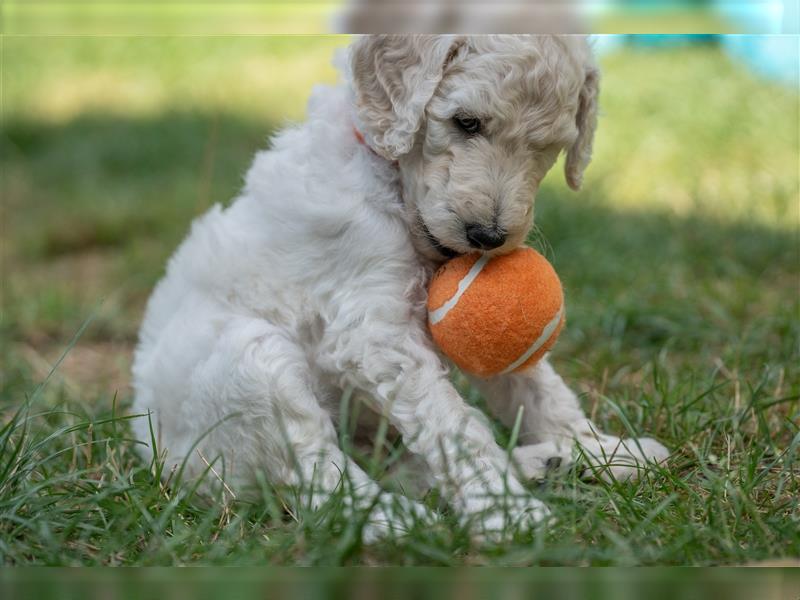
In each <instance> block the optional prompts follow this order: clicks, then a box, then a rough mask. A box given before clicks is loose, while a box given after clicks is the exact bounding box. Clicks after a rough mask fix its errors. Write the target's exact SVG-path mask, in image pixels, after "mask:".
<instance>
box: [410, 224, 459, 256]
mask: <svg viewBox="0 0 800 600" xmlns="http://www.w3.org/2000/svg"><path fill="white" fill-rule="evenodd" d="M419 224H420V227H422V234H423V235H424V236H425V239H426V240H428V243H429V244H430V245H431V246H433V248H434V250H436V251H437V252H438V253H439V254H441V255H442V256H444V257H445V258H455V257H456V256H461V254H462V253H461V252H459V251H458V250H453V249H452V248H449V247H447V246H445V245H444V244H443V243H442V242H440V241H439V239H438V238H437V237H436V236H435V235H433V234H432V233H431V231H430V229H428V226H427V225H426V224H425V220H424V219H423V218H422V215H419Z"/></svg>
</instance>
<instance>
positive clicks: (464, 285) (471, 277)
mask: <svg viewBox="0 0 800 600" xmlns="http://www.w3.org/2000/svg"><path fill="white" fill-rule="evenodd" d="M489 258H490V256H489V255H488V254H484V255H483V256H481V257H480V258H479V259H478V260H477V261H475V264H474V265H472V268H471V269H470V270H469V271H468V272H467V274H466V275H464V277H462V278H461V281H459V282H458V288H457V289H456V293H455V294H453V296H452V298H450V299H449V300H448V301H447V302H445V303H444V304H442V305H441V306H440V307H439V308H437V309H436V310H431V311H428V320H429V321H430V323H431V325H436V324H437V323H438V322H440V321H441V320H442V319H444V318H445V317H446V316H447V313H449V312H450V310H452V308H453V307H454V306H455V305H456V304H458V301H459V300H460V299H461V296H463V295H464V292H466V291H467V289H469V286H470V285H472V282H473V281H475V278H476V277H477V276H478V274H479V273H480V272H481V271H482V270H483V267H485V266H486V263H488V262H489Z"/></svg>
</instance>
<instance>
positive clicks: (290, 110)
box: [0, 38, 800, 565]
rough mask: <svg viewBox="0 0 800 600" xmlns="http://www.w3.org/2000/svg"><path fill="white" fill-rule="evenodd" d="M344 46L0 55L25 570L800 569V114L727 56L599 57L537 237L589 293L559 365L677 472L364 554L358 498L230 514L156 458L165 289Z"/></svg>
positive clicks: (8, 372)
mask: <svg viewBox="0 0 800 600" xmlns="http://www.w3.org/2000/svg"><path fill="white" fill-rule="evenodd" d="M345 42H346V40H344V39H342V38H211V39H208V38H4V39H3V41H2V43H3V58H4V62H3V123H2V128H3V131H2V136H0V144H2V156H3V159H2V161H3V162H2V166H3V199H4V201H3V205H2V214H0V217H1V220H2V223H3V232H2V237H3V244H2V249H1V250H0V252H1V254H0V255H1V256H2V260H3V266H4V286H3V313H2V314H3V318H2V324H1V325H0V335H1V336H2V372H1V375H0V377H1V379H0V411H2V412H1V414H2V422H1V423H2V424H0V427H2V429H0V557H2V558H1V560H2V561H3V563H5V564H15V565H25V564H50V565H77V564H81V565H94V564H111V565H164V564H169V565H171V564H225V565H230V564H236V565H262V564H399V565H406V564H435V565H440V564H509V565H533V564H543V565H552V564H556V565H565V564H566V565H585V564H596V565H608V564H622V565H629V564H630V565H632V564H636V565H639V564H644V565H652V564H699V565H705V564H740V563H750V562H757V561H765V560H774V559H778V558H787V557H789V558H795V559H796V558H798V557H800V508H798V500H797V498H798V497H800V463H799V462H798V459H799V458H800V448H799V447H800V407H799V406H798V405H799V404H800V400H799V398H800V372H798V371H799V369H798V365H800V349H799V348H800V304H799V303H798V298H799V297H800V294H798V291H800V245H799V244H798V242H799V241H800V240H798V174H797V157H798V122H799V121H798V96H797V93H796V92H793V91H790V90H786V89H784V88H778V87H774V86H772V85H771V84H768V83H765V82H763V81H760V80H758V79H755V78H754V77H753V76H751V75H750V74H748V73H747V72H745V71H744V70H742V69H741V68H740V67H739V66H738V65H736V64H733V63H731V62H730V61H729V60H728V59H726V58H725V57H724V55H722V54H721V53H720V52H718V51H717V50H716V49H715V48H713V47H700V48H692V49H682V50H670V51H659V52H640V53H636V52H633V51H620V52H618V53H616V54H613V55H609V56H607V57H605V58H604V59H603V69H604V75H605V79H604V86H603V94H602V106H603V116H602V118H601V126H600V132H599V137H598V141H597V150H596V157H595V162H594V163H593V165H592V166H591V167H590V171H589V174H588V178H587V182H586V185H585V190H584V191H583V192H581V193H580V194H572V193H570V192H568V191H567V190H566V188H565V186H564V184H563V183H562V181H561V175H560V172H559V171H558V168H557V169H556V170H554V172H553V173H552V174H551V175H550V176H549V177H548V179H547V180H546V183H545V185H544V186H543V189H542V191H541V192H540V195H539V199H538V201H537V207H536V210H537V225H538V232H539V233H537V235H535V236H534V237H533V238H532V243H533V244H534V245H536V246H538V247H539V248H541V249H543V250H544V251H546V253H547V255H548V256H549V257H550V258H551V260H552V261H553V263H554V264H555V266H556V268H557V270H558V271H559V273H560V275H561V277H562V280H563V282H564V285H565V288H566V292H567V306H568V313H569V322H568V326H567V328H566V330H565V332H564V333H563V334H562V338H561V340H560V341H559V344H558V345H557V348H556V351H555V353H554V359H553V360H554V363H555V365H556V367H557V368H558V369H559V371H561V372H562V373H563V374H564V375H565V377H566V378H567V379H568V381H569V382H570V383H571V384H572V385H573V386H574V387H575V388H576V389H577V390H579V391H580V392H581V394H582V399H583V403H584V407H585V408H586V410H587V412H589V413H590V414H591V415H592V416H593V418H594V419H595V420H596V422H597V423H598V424H599V425H600V426H601V427H602V428H604V429H606V430H609V431H611V432H616V433H637V434H643V433H648V434H653V435H655V436H656V437H658V438H659V439H661V440H662V441H663V442H664V443H666V444H667V445H668V446H670V447H671V448H673V449H674V450H675V453H674V456H673V457H672V458H671V459H670V461H669V463H668V464H667V465H666V467H665V468H663V469H659V470H656V471H654V472H652V473H651V474H649V475H648V476H647V477H646V478H645V479H644V480H642V481H640V482H638V483H599V484H588V483H585V482H582V481H580V480H578V479H576V478H575V477H574V476H566V477H564V478H561V479H555V480H550V481H547V482H545V483H544V484H542V485H540V486H537V487H536V489H535V493H536V494H537V495H538V496H539V497H541V498H542V499H544V500H545V501H546V502H548V503H549V504H550V506H551V507H552V508H553V509H554V513H555V514H556V516H557V519H558V520H557V521H556V523H555V524H553V525H552V526H551V527H549V528H547V529H545V530H541V531H537V532H532V533H526V532H521V531H520V532H509V533H510V538H511V539H510V540H509V541H508V542H506V543H504V544H501V545H495V546H484V547H480V546H477V545H476V544H474V543H473V542H472V541H470V538H469V536H468V535H467V533H466V531H464V529H463V528H462V527H460V526H458V525H457V524H456V523H455V521H454V519H453V517H452V515H449V514H448V513H447V511H446V510H444V507H442V506H441V505H440V504H439V502H438V500H437V499H436V498H435V496H430V497H428V498H427V499H426V501H427V502H428V503H429V504H430V505H431V507H433V508H436V509H437V510H442V511H443V519H442V522H441V523H440V524H438V525H436V526H434V527H421V526H420V527H417V528H415V529H413V530H412V532H411V534H410V535H408V536H407V537H405V538H398V539H393V540H388V541H387V542H386V543H384V544H381V545H378V546H373V547H364V546H362V545H361V544H360V543H359V541H358V528H359V521H358V519H346V518H344V514H343V511H342V510H341V509H340V504H339V502H340V500H341V498H337V499H334V500H333V501H332V502H331V503H330V505H328V506H326V507H324V509H323V510H322V511H320V512H318V513H310V512H307V511H300V512H295V513H293V514H292V515H289V514H287V513H286V511H284V509H283V506H282V496H281V494H280V493H278V492H277V491H274V490H269V489H265V492H264V500H263V502H260V503H257V504H245V503H242V502H234V503H232V504H230V503H229V504H223V503H214V504H212V505H210V506H209V505H208V504H203V503H202V502H199V501H198V500H197V499H196V498H195V497H194V496H193V492H192V489H191V487H189V486H187V485H181V484H180V483H179V482H176V480H175V478H174V477H173V479H172V480H171V482H170V485H169V486H164V485H163V484H161V483H160V482H159V480H158V478H157V477H156V476H154V472H155V471H156V470H157V465H150V464H147V463H144V462H142V461H141V460H140V459H139V458H138V457H137V456H136V454H135V453H134V451H133V441H132V440H131V439H130V432H129V430H128V425H127V419H128V418H130V417H129V416H127V412H126V410H127V408H128V406H129V405H130V397H131V391H130V388H129V384H128V381H129V378H128V368H129V361H130V353H131V350H132V347H133V344H134V343H135V336H136V331H137V327H138V323H139V320H140V319H141V315H142V309H143V304H144V302H145V300H146V298H147V295H148V293H149V291H150V290H151V288H152V286H153V285H154V283H155V282H156V281H157V280H158V278H159V277H160V276H161V274H162V273H163V268H164V264H165V261H166V259H167V258H168V256H169V255H170V253H171V252H172V251H173V250H174V248H175V246H176V245H177V243H178V242H179V241H180V239H181V238H182V237H183V236H184V235H185V233H186V231H187V228H188V225H189V222H190V220H191V219H192V218H193V217H194V216H196V215H198V214H200V213H202V212H203V211H204V210H206V209H207V208H208V207H209V206H210V205H211V204H212V203H214V202H218V201H219V202H227V201H229V200H230V198H231V197H232V196H233V195H234V194H235V193H236V191H237V188H238V187H239V185H240V184H241V177H242V175H243V173H244V171H245V170H246V168H247V166H248V163H249V160H250V158H251V156H252V153H253V152H254V151H255V150H256V149H257V148H259V147H262V146H263V145H264V144H266V143H267V142H266V139H267V136H268V134H269V133H270V132H271V131H273V130H274V129H275V128H276V127H279V126H280V125H281V124H282V123H283V122H284V121H285V120H286V119H296V118H300V117H301V116H302V112H303V106H304V102H305V98H306V96H307V94H308V92H309V90H310V87H311V86H312V85H313V84H314V83H316V82H318V81H320V80H328V81H330V80H332V78H333V72H332V70H331V69H330V67H329V66H328V65H329V57H330V52H331V50H332V49H333V48H334V47H336V46H341V45H342V44H344V43H345ZM559 168H560V167H559ZM89 318H91V322H89V323H88V325H87V326H86V327H85V328H84V329H82V325H83V324H84V322H86V320H87V319H89ZM79 330H80V331H81V335H80V337H79V338H75V334H76V332H78V331H79ZM62 355H63V361H61V362H58V361H59V358H60V357H62ZM56 363H58V364H57V368H56V369H55V370H54V372H53V373H52V375H49V373H50V371H51V367H52V366H53V365H54V364H56ZM45 378H47V384H46V385H42V382H43V381H44V380H45ZM456 381H457V383H458V384H459V386H460V387H461V389H462V390H463V391H464V393H465V395H466V396H467V397H468V398H469V399H470V400H471V401H474V402H478V403H479V402H480V398H479V397H478V396H477V395H476V393H475V392H474V390H471V389H469V388H467V387H466V386H465V385H464V384H463V382H462V381H461V380H460V378H458V377H456ZM497 436H498V439H499V440H501V441H505V440H507V439H508V437H509V432H508V431H504V430H503V429H502V428H500V427H498V429H497Z"/></svg>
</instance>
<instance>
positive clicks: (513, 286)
mask: <svg viewBox="0 0 800 600" xmlns="http://www.w3.org/2000/svg"><path fill="white" fill-rule="evenodd" d="M564 317H565V311H564V291H563V290H562V288H561V281H559V279H558V275H556V272H555V270H554V269H553V267H552V265H551V264H550V263H549V262H547V260H546V259H545V258H544V257H543V256H542V255H541V254H539V253H538V252H536V251H535V250H533V249H532V248H525V247H523V248H518V249H517V250H514V251H513V252H511V253H509V254H505V255H502V256H497V257H493V258H490V257H489V256H487V255H485V254H483V255H481V254H468V255H464V256H459V257H457V258H454V259H452V260H450V261H448V262H446V263H445V264H444V265H442V266H441V267H440V268H439V270H438V271H437V272H436V274H435V275H434V276H433V279H432V281H431V284H430V287H429V288H428V325H429V326H430V330H431V333H432V334H433V339H434V341H435V342H436V344H437V345H438V346H439V348H440V349H441V350H442V352H444V354H445V355H447V356H448V357H449V358H450V359H451V360H452V361H453V362H454V363H455V364H456V365H458V367H459V368H460V369H461V370H463V371H466V372H468V373H472V374H474V375H478V376H480V377H490V376H492V375H498V374H502V373H512V372H520V371H524V370H526V369H528V368H530V367H532V366H533V365H534V364H536V362H537V361H538V360H539V359H540V358H542V356H544V354H545V352H547V351H548V350H549V349H550V348H551V347H552V346H553V344H554V343H555V341H556V339H557V338H558V334H559V333H560V332H561V328H562V327H563V326H564Z"/></svg>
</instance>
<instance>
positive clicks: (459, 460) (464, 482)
mask: <svg viewBox="0 0 800 600" xmlns="http://www.w3.org/2000/svg"><path fill="white" fill-rule="evenodd" d="M398 321H399V319H396V320H395V322H394V323H392V322H391V321H390V320H389V319H385V320H382V321H381V322H380V324H379V325H378V324H376V323H375V322H374V321H366V320H365V319H361V320H359V321H357V322H356V324H355V326H353V325H349V326H346V327H345V326H342V327H341V328H333V327H332V328H330V330H329V332H327V336H328V338H327V339H326V340H325V341H324V343H323V350H324V352H323V354H322V355H321V357H320V362H322V363H326V364H327V366H328V368H330V369H331V370H334V369H335V370H337V371H339V372H340V373H341V376H342V378H343V381H342V385H351V386H353V387H354V388H356V389H359V390H362V391H364V392H366V393H368V394H370V395H371V396H372V398H373V399H374V400H375V401H376V402H378V403H379V405H380V407H381V409H382V410H383V412H384V414H385V415H386V416H387V418H388V419H389V421H390V423H391V424H392V425H393V426H394V427H395V428H397V430H398V431H399V432H400V434H401V435H402V436H403V441H404V443H405V445H406V447H407V448H408V449H409V450H410V451H411V452H413V453H415V454H417V455H418V456H420V457H422V458H423V459H424V460H425V463H426V464H427V467H428V469H429V470H430V472H431V475H432V477H433V479H434V481H435V482H436V485H437V487H439V489H441V490H442V491H443V493H444V494H445V495H446V497H448V498H449V500H450V502H451V504H452V505H453V506H454V508H456V510H459V511H460V512H461V513H462V514H464V515H465V516H466V517H468V518H470V517H475V518H476V520H477V522H478V524H479V526H480V527H482V529H483V532H484V533H486V534H488V535H490V536H493V535H494V534H496V533H497V532H499V531H502V530H503V529H504V528H505V527H506V526H507V525H509V524H512V523H520V522H526V523H528V524H530V523H532V522H536V521H539V520H541V519H542V518H544V517H545V516H546V515H547V514H549V512H548V510H547V508H546V507H545V506H544V504H543V503H542V502H541V501H539V500H537V499H535V498H533V497H532V496H531V495H530V494H529V493H528V492H527V491H526V490H525V489H524V488H523V486H522V485H521V484H520V483H519V481H518V480H517V479H516V477H515V476H514V475H513V474H512V473H510V472H509V461H508V457H507V455H506V453H505V452H504V451H503V450H502V449H501V448H500V447H499V446H498V445H497V444H496V443H495V441H494V437H493V435H492V431H491V429H490V427H489V425H488V423H487V421H486V417H485V415H483V414H482V413H481V412H480V411H478V410H476V409H474V408H472V407H470V406H469V405H467V404H466V403H465V402H464V400H463V399H462V398H461V397H460V396H459V394H458V392H457V391H456V389H455V388H454V387H453V385H452V384H451V383H450V381H449V379H448V377H447V372H446V370H445V369H444V367H443V366H442V364H441V361H440V360H439V358H438V356H437V355H436V353H435V352H434V351H433V349H432V348H431V347H430V342H429V341H428V337H427V335H426V332H425V331H424V329H423V328H422V327H421V326H419V324H418V323H417V320H415V319H412V320H411V321H408V320H405V319H404V320H403V322H398ZM366 323H368V325H367V324H366Z"/></svg>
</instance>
